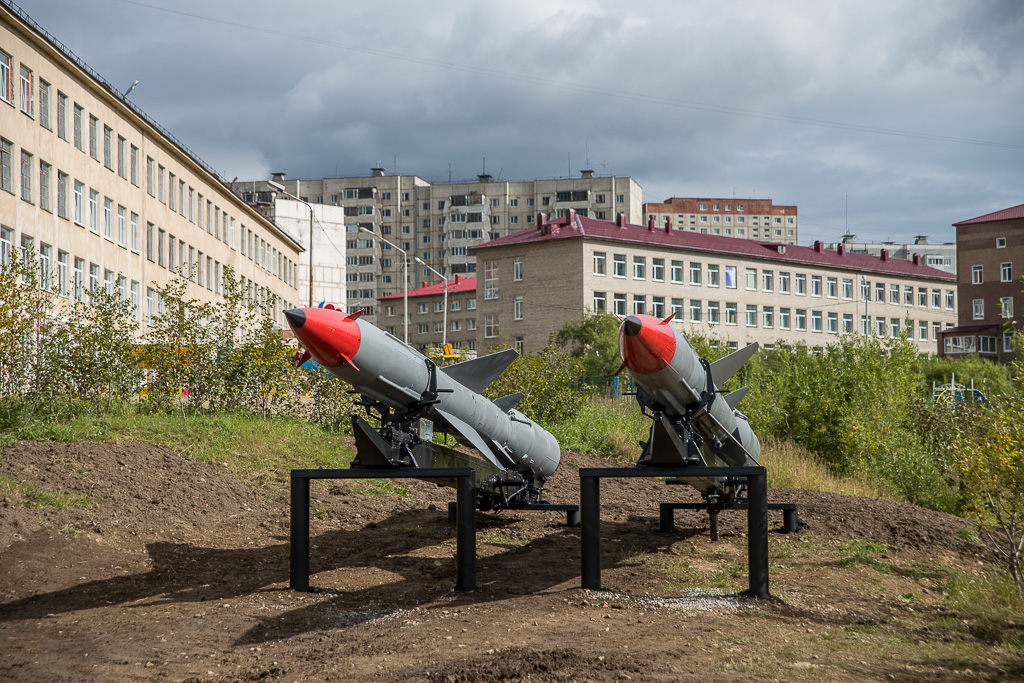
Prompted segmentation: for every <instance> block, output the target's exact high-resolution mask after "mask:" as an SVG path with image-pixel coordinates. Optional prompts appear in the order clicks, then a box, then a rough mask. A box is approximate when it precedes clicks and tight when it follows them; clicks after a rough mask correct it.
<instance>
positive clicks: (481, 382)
mask: <svg viewBox="0 0 1024 683" xmlns="http://www.w3.org/2000/svg"><path fill="white" fill-rule="evenodd" d="M518 357H519V354H518V353H516V350H515V349H505V350H504V351H499V352H498V353H492V354H491V355H489V356H481V357H480V358H474V359H473V360H467V361H463V362H461V363H456V364H455V365H448V366H445V367H443V368H438V369H439V370H440V371H441V372H443V373H444V374H446V375H448V376H449V377H451V378H452V379H453V380H455V381H456V382H458V383H459V384H461V385H462V386H464V387H466V388H467V389H470V390H471V391H475V392H476V393H478V394H479V393H480V392H481V391H483V390H484V389H486V388H487V387H489V386H490V385H491V382H493V381H494V380H496V379H497V378H498V375H500V374H501V373H503V372H504V371H505V368H507V367H508V366H509V365H511V364H512V361H514V360H515V359H516V358H518Z"/></svg>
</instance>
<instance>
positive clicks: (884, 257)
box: [878, 249, 889, 261]
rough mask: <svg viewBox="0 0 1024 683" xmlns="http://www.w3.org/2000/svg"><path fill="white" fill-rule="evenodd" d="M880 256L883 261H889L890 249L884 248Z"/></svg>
mask: <svg viewBox="0 0 1024 683" xmlns="http://www.w3.org/2000/svg"><path fill="white" fill-rule="evenodd" d="M878 258H880V259H881V260H883V261H888V260H889V250H888V249H883V250H882V253H881V254H880V255H879V257H878Z"/></svg>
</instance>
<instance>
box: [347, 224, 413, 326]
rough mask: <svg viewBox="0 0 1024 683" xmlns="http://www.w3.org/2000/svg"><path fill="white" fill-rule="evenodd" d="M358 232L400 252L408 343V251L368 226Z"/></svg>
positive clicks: (404, 316)
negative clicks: (371, 236)
mask: <svg viewBox="0 0 1024 683" xmlns="http://www.w3.org/2000/svg"><path fill="white" fill-rule="evenodd" d="M359 231H360V232H365V233H367V234H369V235H373V237H374V239H378V240H380V241H381V242H383V243H384V244H387V245H390V246H391V248H393V249H395V250H397V251H400V252H402V279H403V280H405V286H404V287H403V288H402V308H403V311H402V317H403V318H405V340H404V341H405V343H406V344H408V343H409V252H407V251H406V250H405V249H402V248H400V247H399V246H398V245H397V244H395V243H393V242H389V241H388V240H386V239H384V238H383V237H381V236H380V235H378V234H377V233H375V232H374V231H373V230H370V229H369V228H359Z"/></svg>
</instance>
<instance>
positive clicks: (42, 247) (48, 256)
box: [39, 243, 53, 292]
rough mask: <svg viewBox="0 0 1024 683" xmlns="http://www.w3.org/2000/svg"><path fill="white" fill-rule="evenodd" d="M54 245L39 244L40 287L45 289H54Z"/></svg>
mask: <svg viewBox="0 0 1024 683" xmlns="http://www.w3.org/2000/svg"><path fill="white" fill-rule="evenodd" d="M52 260H53V247H51V246H50V245H49V244H43V243H40V244H39V287H40V288H41V289H42V290H44V291H47V292H49V291H52V289H53V282H52V280H51V275H52V274H53V270H52V268H53V263H52Z"/></svg>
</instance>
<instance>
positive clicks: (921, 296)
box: [917, 287, 928, 307]
mask: <svg viewBox="0 0 1024 683" xmlns="http://www.w3.org/2000/svg"><path fill="white" fill-rule="evenodd" d="M917 305H918V306H921V307H925V306H927V305H928V288H927V287H918V288H917Z"/></svg>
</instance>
